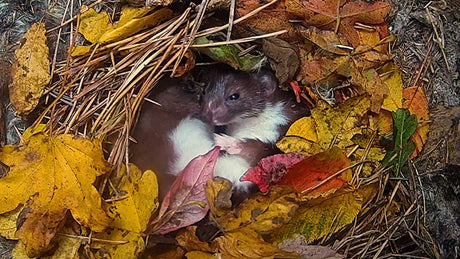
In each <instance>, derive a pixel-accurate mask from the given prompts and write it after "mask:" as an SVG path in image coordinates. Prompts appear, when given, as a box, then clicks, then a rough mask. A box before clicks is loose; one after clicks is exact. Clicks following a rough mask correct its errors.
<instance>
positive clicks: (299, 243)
mask: <svg viewBox="0 0 460 259" xmlns="http://www.w3.org/2000/svg"><path fill="white" fill-rule="evenodd" d="M278 247H279V248H281V249H283V250H284V251H287V252H296V253H298V254H299V255H301V256H302V258H308V259H343V258H344V256H343V255H340V254H338V253H337V252H336V251H334V250H332V248H330V247H327V246H317V245H308V244H307V240H305V237H304V236H301V235H298V234H297V235H294V236H293V237H292V238H290V239H286V240H284V241H283V242H281V243H280V244H279V245H278Z"/></svg>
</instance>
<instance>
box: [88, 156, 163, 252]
mask: <svg viewBox="0 0 460 259" xmlns="http://www.w3.org/2000/svg"><path fill="white" fill-rule="evenodd" d="M129 168H130V170H129V173H127V170H126V167H125V168H123V169H122V170H121V172H120V175H122V176H123V177H122V178H121V180H120V183H119V184H118V188H117V189H118V190H119V191H120V195H122V196H124V199H120V200H116V201H115V202H113V203H112V204H111V205H110V206H109V208H108V211H110V214H111V215H112V216H113V218H114V220H113V222H112V224H111V225H110V226H111V228H110V229H107V230H106V231H104V232H101V233H95V234H94V237H96V238H100V239H104V240H112V241H118V242H121V244H113V243H107V242H94V243H92V244H91V247H92V248H97V249H102V250H103V251H107V252H108V253H109V254H110V256H111V257H110V258H113V259H114V258H120V259H123V258H135V257H136V256H137V255H139V253H140V252H142V250H143V249H144V245H145V244H144V240H143V238H142V232H144V231H145V229H146V227H147V224H148V221H149V219H150V217H151V215H152V214H153V213H154V212H155V211H156V209H157V208H158V181H157V178H156V175H155V173H154V172H152V171H150V170H147V171H145V172H144V173H142V172H141V171H140V170H139V169H138V168H137V167H136V166H135V165H133V164H130V165H129ZM112 195H115V193H112ZM114 198H117V197H116V196H115V197H114ZM102 250H101V251H102Z"/></svg>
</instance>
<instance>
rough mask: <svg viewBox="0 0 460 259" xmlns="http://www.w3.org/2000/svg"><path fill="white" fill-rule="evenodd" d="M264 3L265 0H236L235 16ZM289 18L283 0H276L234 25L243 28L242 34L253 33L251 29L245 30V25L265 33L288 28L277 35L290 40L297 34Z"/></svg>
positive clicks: (244, 13)
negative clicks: (285, 31)
mask: <svg viewBox="0 0 460 259" xmlns="http://www.w3.org/2000/svg"><path fill="white" fill-rule="evenodd" d="M264 4H266V1H264V0H245V1H236V16H237V17H241V16H244V15H246V14H248V13H249V12H251V11H253V10H254V9H256V8H259V7H261V6H262V5H264ZM289 20H290V15H289V13H288V12H287V11H286V8H285V7H284V3H283V1H277V2H276V3H274V4H273V5H271V6H270V7H267V8H265V9H264V10H263V11H261V12H258V13H257V14H255V15H254V16H252V17H251V18H250V19H246V20H244V21H242V22H241V23H239V24H238V25H237V26H236V28H237V29H241V30H243V31H242V35H244V36H253V35H254V34H253V32H251V31H249V32H247V31H245V28H247V27H250V28H255V29H257V30H258V31H262V32H265V33H268V32H275V31H280V30H288V32H287V33H285V34H282V35H280V36H279V37H280V38H281V39H283V40H286V41H292V40H294V39H295V38H297V36H296V33H295V32H294V28H293V26H292V24H291V23H290V22H289Z"/></svg>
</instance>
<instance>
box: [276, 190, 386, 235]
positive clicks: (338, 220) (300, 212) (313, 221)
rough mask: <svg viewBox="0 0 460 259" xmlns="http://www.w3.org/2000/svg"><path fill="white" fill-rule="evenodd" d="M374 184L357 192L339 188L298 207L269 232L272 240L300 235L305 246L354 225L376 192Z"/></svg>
mask: <svg viewBox="0 0 460 259" xmlns="http://www.w3.org/2000/svg"><path fill="white" fill-rule="evenodd" d="M377 190H378V189H377V186H376V185H368V186H363V187H361V188H359V189H357V190H352V189H350V188H342V189H340V190H339V191H337V192H335V193H334V194H331V195H329V196H326V197H319V198H316V199H313V200H309V201H307V202H305V203H303V204H301V205H300V207H299V208H298V209H297V211H296V213H295V215H294V217H293V218H292V220H291V221H289V223H288V224H285V225H284V226H283V227H282V228H280V229H279V231H275V232H273V233H272V236H273V238H274V240H278V241H281V240H285V239H288V238H290V237H292V236H293V235H295V234H301V235H303V236H304V237H305V239H306V240H307V242H308V243H311V242H312V241H314V240H316V239H318V238H321V237H323V236H325V235H327V234H330V233H335V232H337V231H338V230H340V229H341V228H342V227H344V226H346V225H348V224H350V223H351V222H353V220H354V219H355V217H356V216H357V215H358V213H359V212H360V211H361V209H362V206H363V204H365V203H366V202H367V201H369V200H370V199H371V198H372V197H374V195H375V194H376V193H377Z"/></svg>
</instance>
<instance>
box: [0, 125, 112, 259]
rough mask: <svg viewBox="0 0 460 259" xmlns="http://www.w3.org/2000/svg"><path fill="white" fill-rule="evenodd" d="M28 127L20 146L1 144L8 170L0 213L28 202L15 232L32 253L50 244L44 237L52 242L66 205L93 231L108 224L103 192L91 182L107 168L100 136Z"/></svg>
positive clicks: (0, 188) (0, 184) (1, 184)
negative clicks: (54, 133)
mask: <svg viewBox="0 0 460 259" xmlns="http://www.w3.org/2000/svg"><path fill="white" fill-rule="evenodd" d="M30 131H32V130H31V129H28V130H26V133H25V134H24V142H23V143H22V144H21V145H19V146H17V147H16V146H5V147H3V150H2V153H1V154H0V159H1V160H2V162H4V163H5V164H7V165H8V166H9V167H10V172H9V174H8V175H7V176H6V177H4V178H2V179H0V197H2V198H1V199H0V213H5V212H8V211H11V210H14V209H15V208H16V207H17V206H18V205H19V204H25V203H26V201H29V202H28V208H26V209H24V210H23V212H22V213H23V219H24V222H23V224H22V226H21V227H20V228H19V232H18V234H19V237H20V239H21V240H22V241H23V242H24V243H25V244H26V246H27V250H28V254H29V255H35V256H36V255H38V254H40V253H41V252H43V251H46V250H47V249H49V248H50V247H49V246H48V245H45V246H43V243H42V242H43V241H44V240H45V239H46V240H48V241H51V239H52V238H53V235H52V234H53V233H55V231H56V230H55V229H54V228H53V225H54V226H59V225H60V220H63V219H64V218H65V214H66V213H67V211H68V210H70V212H71V214H72V216H73V217H74V218H75V220H77V221H78V222H79V223H81V224H83V225H85V226H88V227H90V228H91V229H92V230H94V231H102V230H103V229H104V228H105V227H107V226H108V225H109V222H110V220H109V218H108V217H107V215H106V214H105V211H104V210H103V209H102V207H101V203H102V201H101V197H100V196H99V193H98V192H97V190H96V188H95V187H94V186H93V185H92V183H93V182H94V181H95V179H96V176H99V175H102V174H104V173H105V172H107V171H108V170H109V167H108V164H107V163H106V162H105V160H104V156H103V153H102V145H101V142H100V141H98V140H93V141H90V140H88V139H83V138H76V137H74V136H73V135H69V134H65V135H57V136H48V135H46V134H44V133H41V132H40V133H36V134H33V135H32V134H30ZM46 220H47V221H48V222H46ZM33 222H36V223H33ZM32 233H34V235H32ZM45 237H46V238H45Z"/></svg>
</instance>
